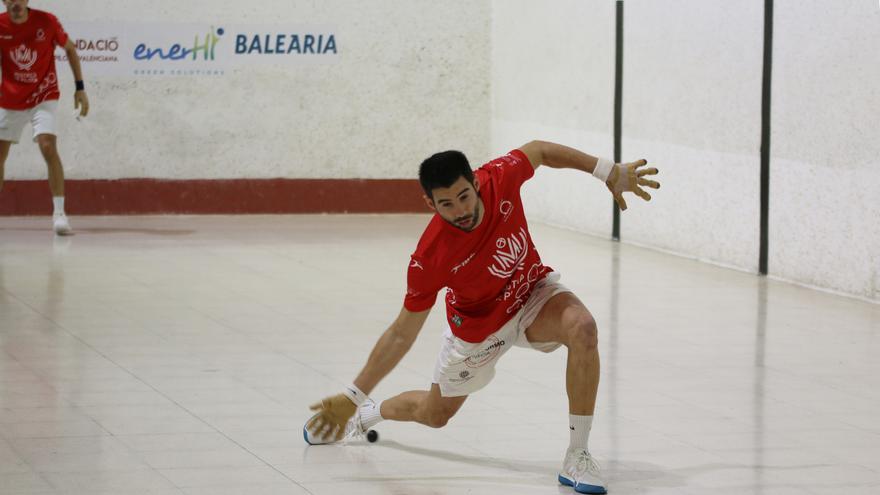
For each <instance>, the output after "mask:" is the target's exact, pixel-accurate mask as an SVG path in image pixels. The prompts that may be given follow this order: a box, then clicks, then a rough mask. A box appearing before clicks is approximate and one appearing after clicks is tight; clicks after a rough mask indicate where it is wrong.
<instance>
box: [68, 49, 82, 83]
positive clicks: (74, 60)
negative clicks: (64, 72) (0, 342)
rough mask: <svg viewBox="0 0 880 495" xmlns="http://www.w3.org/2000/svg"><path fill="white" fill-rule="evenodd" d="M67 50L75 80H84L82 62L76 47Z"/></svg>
mask: <svg viewBox="0 0 880 495" xmlns="http://www.w3.org/2000/svg"><path fill="white" fill-rule="evenodd" d="M66 52H67V61H68V62H69V63H70V71H71V72H73V80H74V81H82V80H83V73H82V64H81V63H80V60H79V54H78V53H76V49H69V50H66Z"/></svg>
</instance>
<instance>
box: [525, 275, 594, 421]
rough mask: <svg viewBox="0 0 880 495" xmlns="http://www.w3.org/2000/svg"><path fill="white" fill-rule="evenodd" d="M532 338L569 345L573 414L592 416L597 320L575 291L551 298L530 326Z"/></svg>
mask: <svg viewBox="0 0 880 495" xmlns="http://www.w3.org/2000/svg"><path fill="white" fill-rule="evenodd" d="M526 338H527V339H529V342H559V343H562V344H563V345H565V346H566V347H567V348H568V363H567V365H566V370H565V388H566V391H567V392H568V408H569V413H570V414H576V415H581V416H592V415H593V411H594V410H595V408H596V394H597V392H598V390H599V349H598V342H599V339H598V331H597V330H596V320H594V319H593V315H592V314H590V311H589V310H587V308H586V306H584V304H583V303H582V302H581V301H580V299H578V298H577V296H575V295H574V294H572V293H571V292H563V293H560V294H557V295H555V296H553V297H552V298H550V300H549V301H547V303H546V304H544V307H543V308H541V311H540V313H538V317H537V318H536V319H535V321H534V322H533V323H532V324H531V325H530V326H529V328H528V329H526Z"/></svg>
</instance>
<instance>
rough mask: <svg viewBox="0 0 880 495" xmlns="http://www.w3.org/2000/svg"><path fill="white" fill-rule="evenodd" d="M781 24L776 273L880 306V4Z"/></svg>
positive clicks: (773, 215) (778, 11)
mask: <svg viewBox="0 0 880 495" xmlns="http://www.w3.org/2000/svg"><path fill="white" fill-rule="evenodd" d="M775 19H776V22H775V28H774V38H775V40H774V50H773V51H774V53H773V136H772V146H771V155H772V165H771V182H770V257H769V269H770V272H771V273H772V274H773V275H774V276H777V277H780V278H784V279H790V280H796V281H799V282H804V283H808V284H812V285H817V286H821V287H827V288H831V289H835V290H840V291H844V292H848V293H852V294H856V295H859V296H862V297H865V298H873V299H874V300H878V301H880V178H878V173H880V5H878V3H877V2H876V1H875V0H859V1H850V2H835V1H832V0H824V1H822V0H776V2H775Z"/></svg>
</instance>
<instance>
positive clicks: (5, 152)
mask: <svg viewBox="0 0 880 495" xmlns="http://www.w3.org/2000/svg"><path fill="white" fill-rule="evenodd" d="M10 146H12V143H10V142H9V141H0V191H2V190H3V177H5V175H4V174H5V172H4V169H5V167H6V157H8V156H9V147H10Z"/></svg>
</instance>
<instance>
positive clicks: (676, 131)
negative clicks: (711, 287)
mask: <svg viewBox="0 0 880 495" xmlns="http://www.w3.org/2000/svg"><path fill="white" fill-rule="evenodd" d="M625 5H626V7H625V15H624V19H625V27H624V30H625V38H624V40H625V41H624V44H625V45H624V79H623V80H624V96H623V108H624V111H623V146H622V148H623V159H624V160H633V159H638V158H646V159H648V160H649V161H650V162H651V163H653V164H655V165H656V166H657V167H659V168H660V172H661V173H660V176H659V180H660V182H661V185H662V188H661V189H660V190H659V191H657V192H656V193H653V196H654V200H653V201H651V202H650V203H644V202H642V201H641V200H639V199H637V198H635V197H634V198H633V199H631V200H629V201H628V204H629V205H630V208H629V209H628V210H627V211H626V212H624V213H623V214H622V215H621V216H622V219H621V237H622V238H623V239H624V240H625V241H627V242H636V243H640V244H646V245H650V246H654V247H659V248H663V249H667V250H670V251H673V252H676V253H681V254H684V255H686V256H691V257H696V258H700V259H704V260H709V261H713V262H716V263H721V264H725V265H732V266H736V267H740V268H744V269H748V270H752V271H757V269H758V250H759V211H760V201H759V198H760V196H759V194H760V130H761V54H762V33H763V22H762V19H763V2H759V1H752V2H729V1H727V0H702V1H699V2H695V1H681V0H680V1H662V2H656V1H651V0H638V1H628V2H626V3H625Z"/></svg>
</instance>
